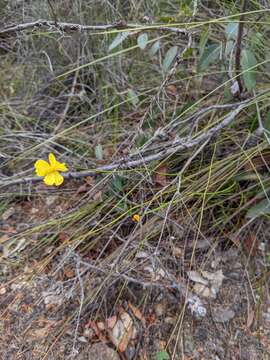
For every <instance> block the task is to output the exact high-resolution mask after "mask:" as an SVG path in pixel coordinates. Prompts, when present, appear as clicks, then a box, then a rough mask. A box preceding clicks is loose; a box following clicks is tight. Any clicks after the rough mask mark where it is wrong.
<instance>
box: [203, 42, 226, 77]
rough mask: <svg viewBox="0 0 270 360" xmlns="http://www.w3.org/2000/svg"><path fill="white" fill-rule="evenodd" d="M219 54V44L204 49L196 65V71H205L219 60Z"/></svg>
mask: <svg viewBox="0 0 270 360" xmlns="http://www.w3.org/2000/svg"><path fill="white" fill-rule="evenodd" d="M220 53H221V44H213V45H209V46H207V48H205V50H204V52H203V54H202V56H201V57H200V60H199V64H198V71H199V72H201V71H204V70H206V69H207V68H208V67H209V65H211V64H212V63H213V62H215V61H216V60H217V59H219V57H220Z"/></svg>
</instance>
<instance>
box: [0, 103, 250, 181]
mask: <svg viewBox="0 0 270 360" xmlns="http://www.w3.org/2000/svg"><path fill="white" fill-rule="evenodd" d="M253 100H254V99H253V98H251V99H250V100H249V101H245V102H243V103H241V104H240V105H238V107H237V108H236V109H234V110H232V111H231V112H230V113H229V114H228V115H227V116H225V117H224V119H223V120H222V121H221V122H220V123H219V124H217V125H216V126H213V127H212V128H210V129H209V130H208V131H206V132H204V133H202V134H201V135H198V136H196V137H195V138H193V139H192V138H190V137H189V136H188V137H185V138H175V140H173V141H172V140H170V141H168V142H165V143H162V144H161V145H160V146H158V147H156V148H155V149H151V150H152V151H153V152H151V153H150V154H148V155H146V152H149V150H147V151H145V152H141V153H140V154H134V155H131V156H130V157H128V158H121V159H119V160H117V161H115V162H113V163H111V164H108V165H103V166H100V167H97V168H96V169H89V170H84V171H78V172H69V173H67V174H63V176H64V178H65V179H78V178H82V177H86V176H95V175H97V174H100V173H104V172H112V171H119V170H128V169H133V168H136V167H138V166H142V165H145V164H147V163H150V162H153V161H157V160H161V159H165V158H167V157H169V156H171V155H173V154H175V153H176V152H178V151H181V150H187V149H190V148H193V147H195V146H197V145H200V144H201V143H202V142H204V141H206V140H208V139H210V138H211V137H212V136H214V135H216V134H217V133H218V132H219V131H220V130H222V129H223V128H225V127H226V126H228V125H229V124H230V123H231V122H232V121H233V120H234V119H235V117H236V116H237V115H238V114H239V113H240V112H241V111H242V110H243V109H244V108H245V107H247V106H248V105H250V103H252V102H253ZM42 180H43V178H42V177H37V176H34V177H21V176H20V177H19V176H17V177H12V178H7V179H3V180H2V181H0V187H5V186H9V185H17V184H25V183H31V182H32V183H33V182H39V181H42Z"/></svg>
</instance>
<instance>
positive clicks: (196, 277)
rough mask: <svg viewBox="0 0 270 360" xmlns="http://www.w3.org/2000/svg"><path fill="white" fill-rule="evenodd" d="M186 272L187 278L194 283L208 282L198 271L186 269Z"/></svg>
mask: <svg viewBox="0 0 270 360" xmlns="http://www.w3.org/2000/svg"><path fill="white" fill-rule="evenodd" d="M187 274H188V277H189V279H190V280H192V281H194V282H196V283H199V284H203V285H208V283H209V282H208V280H206V279H204V278H203V277H202V275H201V274H200V273H199V272H198V271H194V270H191V271H188V272H187Z"/></svg>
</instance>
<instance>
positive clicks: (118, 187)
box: [112, 174, 125, 193]
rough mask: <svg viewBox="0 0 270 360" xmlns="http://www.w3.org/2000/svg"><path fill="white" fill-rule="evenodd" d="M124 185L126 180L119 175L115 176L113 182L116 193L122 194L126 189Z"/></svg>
mask: <svg viewBox="0 0 270 360" xmlns="http://www.w3.org/2000/svg"><path fill="white" fill-rule="evenodd" d="M124 184H125V179H124V178H123V176H120V175H118V174H116V175H114V177H113V181H112V188H113V189H114V191H115V192H117V193H120V192H121V191H122V190H123V188H124Z"/></svg>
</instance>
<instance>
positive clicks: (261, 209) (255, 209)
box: [246, 199, 270, 219]
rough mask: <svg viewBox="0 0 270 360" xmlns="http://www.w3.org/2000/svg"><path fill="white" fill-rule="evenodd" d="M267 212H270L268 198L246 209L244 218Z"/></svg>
mask: <svg viewBox="0 0 270 360" xmlns="http://www.w3.org/2000/svg"><path fill="white" fill-rule="evenodd" d="M267 214H270V201H269V200H268V199H263V200H262V201H260V202H259V203H258V204H256V205H254V206H252V207H251V208H250V209H249V210H248V212H247V213H246V218H248V219H251V218H256V217H258V216H260V215H267Z"/></svg>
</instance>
